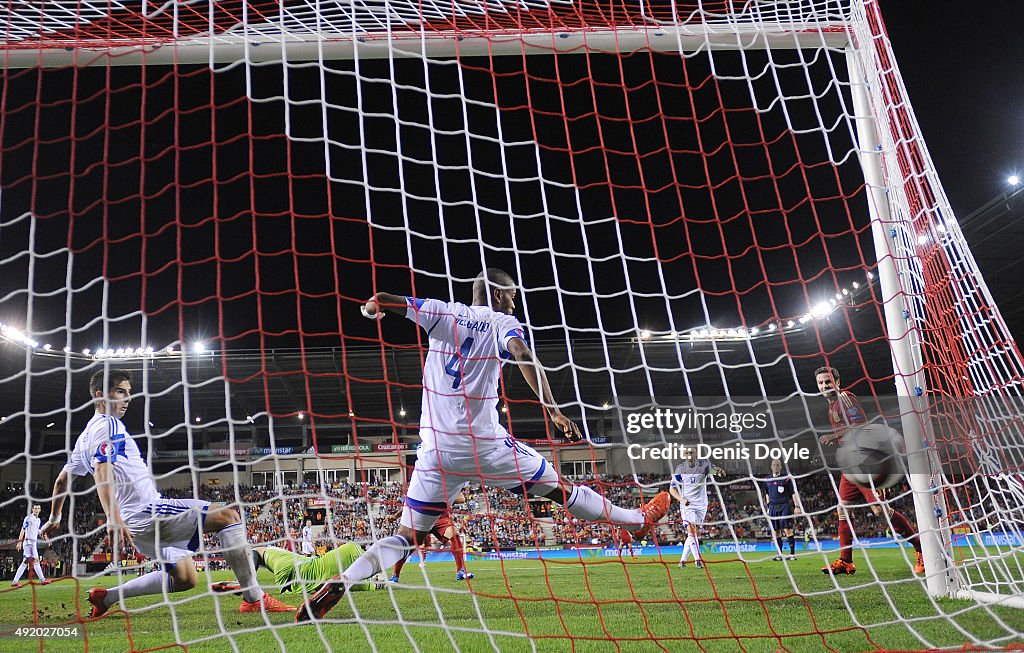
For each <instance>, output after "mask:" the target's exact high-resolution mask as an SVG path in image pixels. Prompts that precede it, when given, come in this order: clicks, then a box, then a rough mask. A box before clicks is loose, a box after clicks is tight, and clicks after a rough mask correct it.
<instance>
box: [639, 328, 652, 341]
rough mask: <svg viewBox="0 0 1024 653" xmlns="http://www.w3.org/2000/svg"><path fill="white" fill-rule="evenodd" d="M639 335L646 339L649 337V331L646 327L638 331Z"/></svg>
mask: <svg viewBox="0 0 1024 653" xmlns="http://www.w3.org/2000/svg"><path fill="white" fill-rule="evenodd" d="M640 337H641V338H642V339H643V340H647V339H648V338H650V337H651V332H650V331H649V330H648V329H644V330H643V331H641V332H640Z"/></svg>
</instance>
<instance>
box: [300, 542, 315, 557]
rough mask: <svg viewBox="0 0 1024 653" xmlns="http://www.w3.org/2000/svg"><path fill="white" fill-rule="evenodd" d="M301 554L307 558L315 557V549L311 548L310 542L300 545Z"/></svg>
mask: <svg viewBox="0 0 1024 653" xmlns="http://www.w3.org/2000/svg"><path fill="white" fill-rule="evenodd" d="M302 554H303V555H307V556H311V555H316V549H314V548H313V543H312V542H303V543H302Z"/></svg>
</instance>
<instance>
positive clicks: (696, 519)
mask: <svg viewBox="0 0 1024 653" xmlns="http://www.w3.org/2000/svg"><path fill="white" fill-rule="evenodd" d="M679 514H680V515H682V517H683V525H686V524H695V525H697V526H699V525H701V524H703V523H704V517H706V516H707V514H708V507H707V506H700V505H694V504H692V503H691V504H690V505H688V506H683V507H682V509H681V510H680V511H679Z"/></svg>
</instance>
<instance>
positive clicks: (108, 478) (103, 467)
mask: <svg viewBox="0 0 1024 653" xmlns="http://www.w3.org/2000/svg"><path fill="white" fill-rule="evenodd" d="M93 478H94V479H95V480H96V495H97V496H98V497H99V499H100V506H102V507H103V514H104V515H105V516H106V518H107V534H108V535H110V544H111V546H116V545H115V544H114V537H115V536H117V537H119V538H121V541H122V542H127V543H128V544H131V545H132V546H135V538H134V537H132V532H131V530H130V529H129V528H128V526H127V524H125V523H124V520H123V519H121V510H120V509H119V508H118V507H117V493H116V491H115V489H114V483H115V481H114V466H113V465H111V464H110V463H96V471H94V472H93Z"/></svg>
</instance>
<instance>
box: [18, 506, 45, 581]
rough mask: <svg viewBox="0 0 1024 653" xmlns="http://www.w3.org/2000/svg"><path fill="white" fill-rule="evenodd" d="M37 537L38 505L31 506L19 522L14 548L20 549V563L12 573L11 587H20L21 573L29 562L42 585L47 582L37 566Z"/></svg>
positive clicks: (40, 568) (41, 569) (41, 570)
mask: <svg viewBox="0 0 1024 653" xmlns="http://www.w3.org/2000/svg"><path fill="white" fill-rule="evenodd" d="M38 538H39V505H38V504H36V505H34V506H32V511H31V513H30V514H28V515H26V516H25V520H24V521H23V522H22V523H21V533H19V534H18V543H17V544H15V545H14V548H16V549H18V550H19V551H21V556H22V560H21V565H20V566H19V567H18V571H17V573H15V574H14V580H13V581H11V587H21V582H20V581H21V575H22V574H24V573H25V570H26V569H28V565H29V563H31V564H32V571H34V572H36V577H37V578H38V579H39V580H40V581H42V583H43V585H47V584H49V582H50V581H49V580H47V579H46V577H44V576H43V568H42V567H40V566H39V551H38V550H37V548H36V540H37V539H38Z"/></svg>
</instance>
